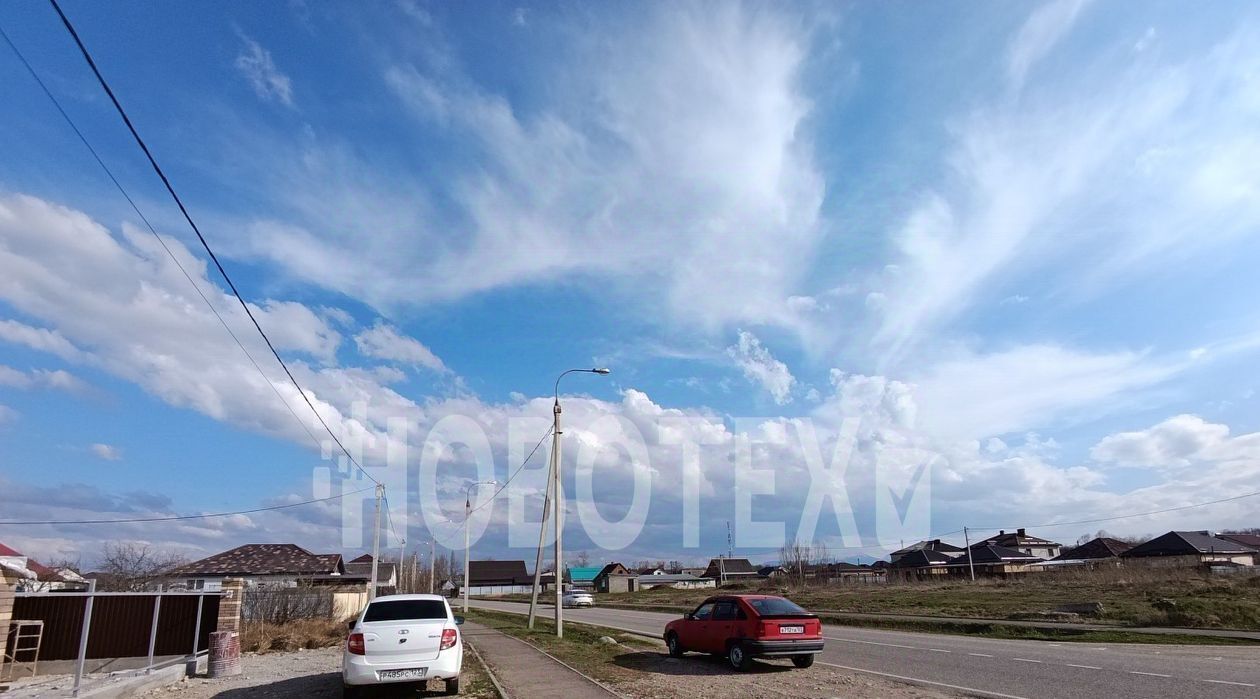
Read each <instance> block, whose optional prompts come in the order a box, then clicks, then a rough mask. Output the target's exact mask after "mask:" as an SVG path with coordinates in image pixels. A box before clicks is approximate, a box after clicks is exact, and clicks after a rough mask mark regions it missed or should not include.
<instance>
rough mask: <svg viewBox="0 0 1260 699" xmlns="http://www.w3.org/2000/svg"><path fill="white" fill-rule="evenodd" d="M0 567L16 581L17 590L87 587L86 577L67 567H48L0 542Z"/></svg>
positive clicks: (72, 589) (82, 588)
mask: <svg viewBox="0 0 1260 699" xmlns="http://www.w3.org/2000/svg"><path fill="white" fill-rule="evenodd" d="M0 567H3V568H4V569H6V570H7V571H8V573H9V575H10V576H11V577H13V578H15V579H17V581H18V585H17V591H18V592H54V591H76V590H84V589H87V585H88V583H87V579H86V578H84V577H83V576H81V575H79V574H78V573H77V572H75V571H73V570H71V569H69V568H49V567H48V566H45V565H43V564H42V563H40V562H39V561H37V560H35V559H34V558H30V557H28V556H26V555H25V554H22V553H19V552H18V551H16V550H14V549H11V548H9V547H8V546H5V545H4V544H0Z"/></svg>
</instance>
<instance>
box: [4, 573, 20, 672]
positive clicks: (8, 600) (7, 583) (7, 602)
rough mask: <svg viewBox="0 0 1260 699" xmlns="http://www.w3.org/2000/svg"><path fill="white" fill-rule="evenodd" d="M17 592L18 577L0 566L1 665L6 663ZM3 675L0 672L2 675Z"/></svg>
mask: <svg viewBox="0 0 1260 699" xmlns="http://www.w3.org/2000/svg"><path fill="white" fill-rule="evenodd" d="M16 592H17V579H16V578H10V577H9V575H8V571H7V570H6V569H5V568H4V567H0V666H3V665H4V653H5V650H6V648H7V644H8V641H9V620H10V619H12V618H13V595H14V593H16ZM0 669H3V668H2V667H0ZM3 676H4V675H3V673H0V677H3Z"/></svg>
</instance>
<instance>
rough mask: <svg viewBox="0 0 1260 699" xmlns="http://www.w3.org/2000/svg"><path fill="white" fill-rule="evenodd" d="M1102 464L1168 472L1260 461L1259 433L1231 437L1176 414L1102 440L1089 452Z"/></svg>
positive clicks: (1216, 426)
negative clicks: (1228, 462)
mask: <svg viewBox="0 0 1260 699" xmlns="http://www.w3.org/2000/svg"><path fill="white" fill-rule="evenodd" d="M1090 456H1091V457H1092V458H1093V459H1094V460H1096V461H1099V462H1102V463H1106V464H1112V465H1116V466H1132V467H1139V468H1152V469H1166V468H1181V467H1185V466H1189V465H1190V464H1192V463H1195V462H1202V461H1225V460H1233V459H1238V458H1247V457H1249V458H1251V459H1258V458H1260V434H1250V435H1243V436H1241V437H1236V438H1231V437H1230V436H1229V427H1228V426H1226V425H1220V424H1214V423H1210V422H1207V421H1205V420H1204V419H1203V418H1201V417H1199V416H1197V415H1177V416H1174V417H1171V418H1168V419H1167V420H1165V421H1163V422H1161V423H1159V424H1158V425H1155V426H1153V427H1150V428H1148V429H1145V430H1140V431H1136V432H1121V433H1118V434H1113V435H1109V436H1107V437H1105V438H1104V439H1102V440H1101V441H1100V442H1098V444H1096V445H1095V446H1094V448H1093V449H1092V450H1090Z"/></svg>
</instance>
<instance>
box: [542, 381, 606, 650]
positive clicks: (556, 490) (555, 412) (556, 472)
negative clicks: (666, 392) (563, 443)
mask: <svg viewBox="0 0 1260 699" xmlns="http://www.w3.org/2000/svg"><path fill="white" fill-rule="evenodd" d="M575 373H582V374H600V375H601V376H602V375H607V374H609V373H611V372H610V371H609V370H608V369H604V368H602V367H601V368H596V369H569V370H568V371H565V372H562V373H561V374H560V375H559V376H557V377H556V390H555V404H554V405H553V406H552V408H551V414H552V423H551V482H550V483H548V486H549V490H548V493H549V494H550V495H551V516H552V518H553V519H554V520H555V521H556V638H564V600H563V597H564V520H563V516H564V509H563V507H561V505H560V502H561V500H563V499H564V487H563V484H562V482H561V480H560V465H561V463H562V462H561V460H560V435H561V434H563V433H562V432H561V431H560V412H561V411H560V379H563V378H564V377H565V376H567V375H569V374H575ZM546 529H547V505H546V503H545V501H544V504H543V521H542V524H541V525H540V526H539V532H538V558H537V562H536V563H535V564H534V591H533V595H532V596H531V598H530V603H529V624H530V627H531V628H533V624H534V609H535V607H537V605H538V587H539V582H540V578H541V576H540V573H541V572H542V549H543V542H544V540H545V533H546Z"/></svg>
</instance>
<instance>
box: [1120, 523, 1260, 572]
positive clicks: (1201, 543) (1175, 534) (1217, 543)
mask: <svg viewBox="0 0 1260 699" xmlns="http://www.w3.org/2000/svg"><path fill="white" fill-rule="evenodd" d="M1120 556H1121V558H1123V559H1124V562H1125V564H1126V565H1144V566H1151V567H1177V566H1209V567H1218V566H1253V565H1255V564H1256V550H1255V549H1253V548H1251V547H1250V546H1246V545H1244V544H1240V543H1238V542H1237V541H1231V540H1229V539H1225V538H1222V537H1218V536H1213V535H1212V533H1211V532H1208V531H1184V532H1179V531H1172V532H1168V533H1167V534H1164V535H1163V536H1157V537H1155V538H1154V539H1151V540H1150V541H1148V542H1146V543H1143V544H1138V545H1137V546H1134V547H1133V548H1131V549H1129V550H1128V551H1125V552H1124V553H1122V554H1120Z"/></svg>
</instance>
